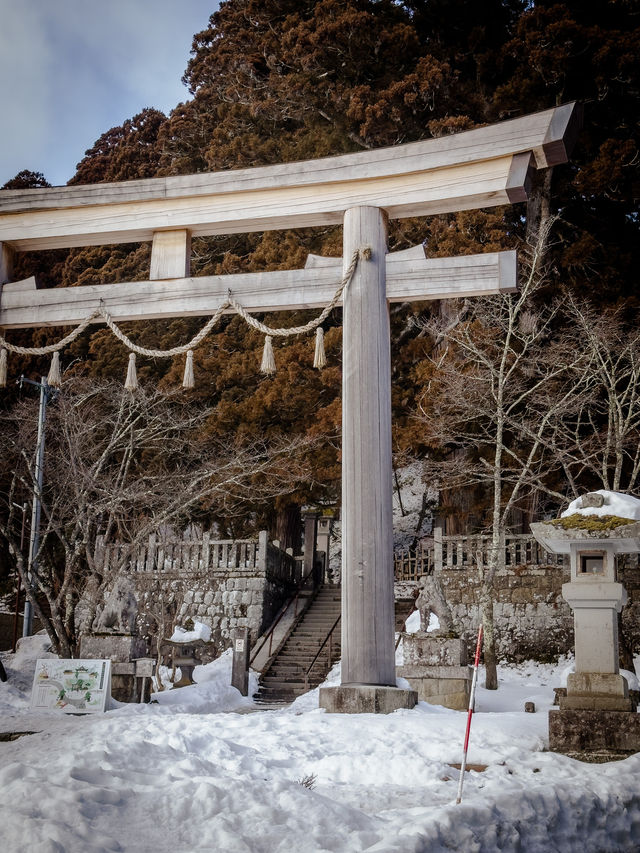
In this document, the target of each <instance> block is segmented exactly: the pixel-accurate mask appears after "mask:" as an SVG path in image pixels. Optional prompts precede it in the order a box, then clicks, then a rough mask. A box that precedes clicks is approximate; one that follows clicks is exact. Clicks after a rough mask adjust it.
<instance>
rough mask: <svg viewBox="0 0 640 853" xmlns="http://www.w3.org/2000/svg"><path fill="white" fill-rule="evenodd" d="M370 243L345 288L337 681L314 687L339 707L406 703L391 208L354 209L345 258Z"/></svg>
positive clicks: (411, 696)
mask: <svg viewBox="0 0 640 853" xmlns="http://www.w3.org/2000/svg"><path fill="white" fill-rule="evenodd" d="M365 247H366V248H368V249H369V250H370V253H367V254H368V256H367V257H366V258H363V259H361V261H360V262H359V263H358V266H357V268H356V271H355V273H354V275H353V278H352V279H351V282H350V284H349V286H348V288H347V289H346V291H345V295H344V315H343V360H342V684H341V686H340V687H327V688H323V689H322V690H321V691H320V699H319V701H320V707H321V708H325V709H326V710H327V711H333V712H338V713H351V714H358V713H389V712H390V711H395V710H396V709H398V708H412V707H413V706H414V705H415V704H416V702H417V698H418V697H417V693H415V691H413V690H403V689H400V688H397V687H396V668H395V642H394V641H395V614H394V609H395V600H394V591H393V517H392V493H393V488H392V481H391V473H392V468H391V352H390V334H389V308H388V304H387V295H386V260H385V255H386V252H387V215H386V213H385V211H384V210H381V209H380V208H377V207H366V206H363V207H353V208H350V209H349V210H347V211H346V213H345V219H344V246H343V254H342V257H343V261H344V263H345V265H348V264H349V262H350V261H351V258H352V256H353V253H354V252H355V251H357V250H358V249H362V248H365Z"/></svg>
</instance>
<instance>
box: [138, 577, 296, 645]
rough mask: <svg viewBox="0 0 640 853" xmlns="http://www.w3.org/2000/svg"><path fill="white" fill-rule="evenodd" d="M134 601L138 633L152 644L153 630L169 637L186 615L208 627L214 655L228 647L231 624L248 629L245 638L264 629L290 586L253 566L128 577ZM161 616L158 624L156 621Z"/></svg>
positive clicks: (274, 614) (253, 635) (234, 626)
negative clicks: (136, 611) (135, 603)
mask: <svg viewBox="0 0 640 853" xmlns="http://www.w3.org/2000/svg"><path fill="white" fill-rule="evenodd" d="M131 582H132V585H133V591H134V595H135V596H136V598H137V600H138V611H139V616H138V625H137V627H138V631H139V632H140V633H141V634H142V635H143V636H146V637H147V638H148V639H149V640H150V643H151V646H152V647H153V646H154V641H155V637H156V635H157V633H161V634H163V635H164V637H165V638H168V637H169V636H171V633H172V631H173V627H174V625H178V624H180V625H184V623H185V622H186V621H187V619H192V620H193V621H194V622H195V621H199V622H203V623H204V624H205V625H208V626H209V627H210V628H211V640H212V642H214V643H215V645H216V650H217V652H218V654H219V653H220V652H222V651H224V650H225V649H227V648H229V646H230V645H231V634H232V631H233V629H234V628H248V629H249V635H250V638H251V642H252V643H254V642H255V640H256V639H257V638H258V637H259V636H260V635H261V634H262V633H263V632H264V631H265V630H266V628H267V627H268V626H269V625H270V624H271V622H272V621H273V619H274V618H275V616H276V614H277V612H278V609H279V608H280V606H281V605H282V603H283V602H284V601H285V600H286V599H287V598H288V597H289V595H290V594H291V587H290V586H289V585H287V584H284V583H280V582H277V581H275V580H273V579H271V578H269V577H267V576H266V575H265V574H264V573H262V574H261V573H260V572H259V571H258V570H257V569H256V570H249V571H245V570H242V569H234V570H233V571H231V572H230V571H213V572H208V573H207V574H200V573H192V574H184V573H170V572H163V573H162V574H156V575H153V574H150V573H148V572H147V573H144V574H142V573H141V574H138V575H133V576H131ZM163 618H164V624H163V622H162V619H163Z"/></svg>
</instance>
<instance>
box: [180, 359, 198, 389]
mask: <svg viewBox="0 0 640 853" xmlns="http://www.w3.org/2000/svg"><path fill="white" fill-rule="evenodd" d="M195 385H196V381H195V378H194V375H193V350H192V349H190V350H187V358H186V360H185V363H184V376H183V378H182V387H183V388H195Z"/></svg>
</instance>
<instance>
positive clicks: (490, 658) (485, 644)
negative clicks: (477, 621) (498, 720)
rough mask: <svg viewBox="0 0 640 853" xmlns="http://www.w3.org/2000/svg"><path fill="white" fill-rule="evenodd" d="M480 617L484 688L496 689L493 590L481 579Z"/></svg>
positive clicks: (496, 669) (496, 670)
mask: <svg viewBox="0 0 640 853" xmlns="http://www.w3.org/2000/svg"><path fill="white" fill-rule="evenodd" d="M480 617H481V619H482V631H483V641H482V650H483V654H484V668H485V684H484V686H485V688H486V689H487V690H497V689H498V667H497V660H496V638H495V631H494V623H493V590H492V589H491V588H490V587H489V586H488V585H486V584H485V582H484V581H483V582H482V584H481V587H480Z"/></svg>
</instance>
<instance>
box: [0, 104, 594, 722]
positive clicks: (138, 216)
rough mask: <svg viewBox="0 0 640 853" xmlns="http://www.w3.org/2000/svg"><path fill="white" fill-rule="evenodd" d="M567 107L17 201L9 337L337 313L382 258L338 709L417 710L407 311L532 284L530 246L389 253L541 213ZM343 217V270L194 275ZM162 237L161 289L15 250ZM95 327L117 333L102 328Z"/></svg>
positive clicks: (354, 308) (331, 693)
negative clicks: (153, 321)
mask: <svg viewBox="0 0 640 853" xmlns="http://www.w3.org/2000/svg"><path fill="white" fill-rule="evenodd" d="M578 125H579V119H578V117H577V110H576V109H575V105H574V104H567V105H564V106H561V107H557V108H554V109H550V110H546V111H544V112H540V113H536V114H533V115H529V116H524V117H522V118H517V119H513V120H511V121H507V122H502V123H500V124H495V125H490V126H488V127H483V128H480V129H476V130H471V131H466V132H464V133H459V134H455V135H452V136H447V137H442V138H439V139H432V140H427V141H423V142H415V143H410V144H406V145H399V146H395V147H392V148H385V149H380V150H377V151H367V152H362V153H357V154H347V155H343V156H339V157H329V158H324V159H320V160H310V161H305V162H298V163H287V164H282V165H277V166H268V167H261V168H254V169H242V170H237V171H226V172H216V173H200V174H196V175H188V176H184V177H166V178H151V179H146V180H138V181H125V182H122V183H112V184H95V185H89V186H73V187H55V188H47V189H32V190H4V191H0V284H2V290H1V293H0V328H4V329H12V328H25V327H30V326H62V325H67V326H68V325H73V324H77V323H79V322H81V321H82V320H84V319H85V318H86V317H87V316H88V315H89V314H91V313H92V312H93V311H94V310H95V309H96V308H97V307H98V304H99V303H101V304H102V305H103V306H104V307H105V308H106V309H107V310H108V312H109V314H110V315H111V317H112V318H113V320H114V321H118V320H135V319H140V318H149V319H150V318H160V317H179V316H194V315H207V314H212V313H213V312H214V311H215V309H216V308H218V307H219V306H220V305H221V304H222V303H223V302H224V301H225V298H226V296H227V294H228V292H229V290H231V291H232V292H233V295H234V298H235V299H237V300H238V301H239V302H240V304H242V305H243V307H244V308H245V309H246V310H248V311H252V312H263V311H277V310H295V309H301V308H313V307H319V306H322V307H324V305H326V304H327V303H328V302H329V301H330V300H331V298H332V297H333V294H334V291H335V288H336V283H337V281H338V280H339V278H340V274H341V265H343V266H344V268H345V269H346V267H347V266H348V264H349V262H350V259H351V258H352V257H353V254H354V252H355V251H357V250H359V249H362V248H364V247H367V248H369V249H370V255H369V256H368V259H367V260H361V261H360V262H359V263H358V265H357V267H356V271H355V273H354V276H353V278H352V280H351V283H350V284H349V287H348V288H347V289H346V291H345V293H344V297H343V310H344V317H343V323H344V329H343V388H342V401H343V407H342V540H343V541H342V589H343V592H342V614H343V616H342V654H343V657H342V685H341V686H340V687H337V688H328V689H325V690H324V691H323V693H322V694H321V704H322V705H323V706H324V707H326V708H327V709H328V710H334V711H350V712H360V711H376V712H387V711H391V710H394V709H396V708H398V707H411V706H412V704H414V703H415V694H414V693H413V692H412V691H405V690H400V689H398V688H396V687H395V660H394V658H395V655H394V592H393V529H392V504H391V501H392V483H391V471H392V468H391V366H390V338H389V310H388V303H389V302H390V301H407V300H419V301H423V300H427V299H440V298H452V297H459V296H478V295H482V294H490V293H497V292H500V291H505V290H507V291H508V290H513V289H515V287H516V259H515V252H499V253H495V254H484V255H476V256H465V257H459V258H435V259H426V258H425V256H424V251H423V249H422V247H415V248H414V249H409V250H407V251H405V252H397V253H393V254H389V255H388V254H387V221H388V218H404V217H412V216H427V215H433V214H438V213H445V212H451V211H460V210H470V209H475V208H482V207H490V206H494V205H502V204H509V203H514V202H520V201H524V200H526V198H527V187H528V176H529V173H530V170H531V169H534V168H538V169H543V168H548V167H550V166H554V165H556V164H559V163H564V162H566V161H567V159H568V153H569V150H570V148H571V146H572V144H573V141H574V139H575V136H576V135H577V130H578ZM341 222H342V223H343V226H344V232H343V233H344V239H343V259H342V262H341V261H340V260H336V259H327V258H317V257H313V256H311V257H310V259H309V260H308V262H307V266H306V268H305V269H304V270H295V271H285V272H265V273H252V274H244V275H230V276H204V277H198V278H192V277H190V269H189V256H190V240H191V237H192V236H205V235H213V234H231V233H239V232H250V231H264V230H275V229H284V228H294V227H295V228H302V227H308V226H320V225H330V224H339V223H341ZM138 241H152V252H151V270H150V275H149V280H148V281H146V282H128V283H119V284H104V285H100V286H89V287H76V288H59V289H50V290H39V289H37V286H36V282H35V281H34V280H33V279H28V280H26V281H21V282H14V281H12V280H11V278H12V276H11V269H12V259H13V257H14V253H15V252H21V251H31V250H38V249H51V248H60V247H69V246H84V245H100V244H111V243H131V242H138ZM96 322H100V319H99V318H98V319H97V320H96Z"/></svg>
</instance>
